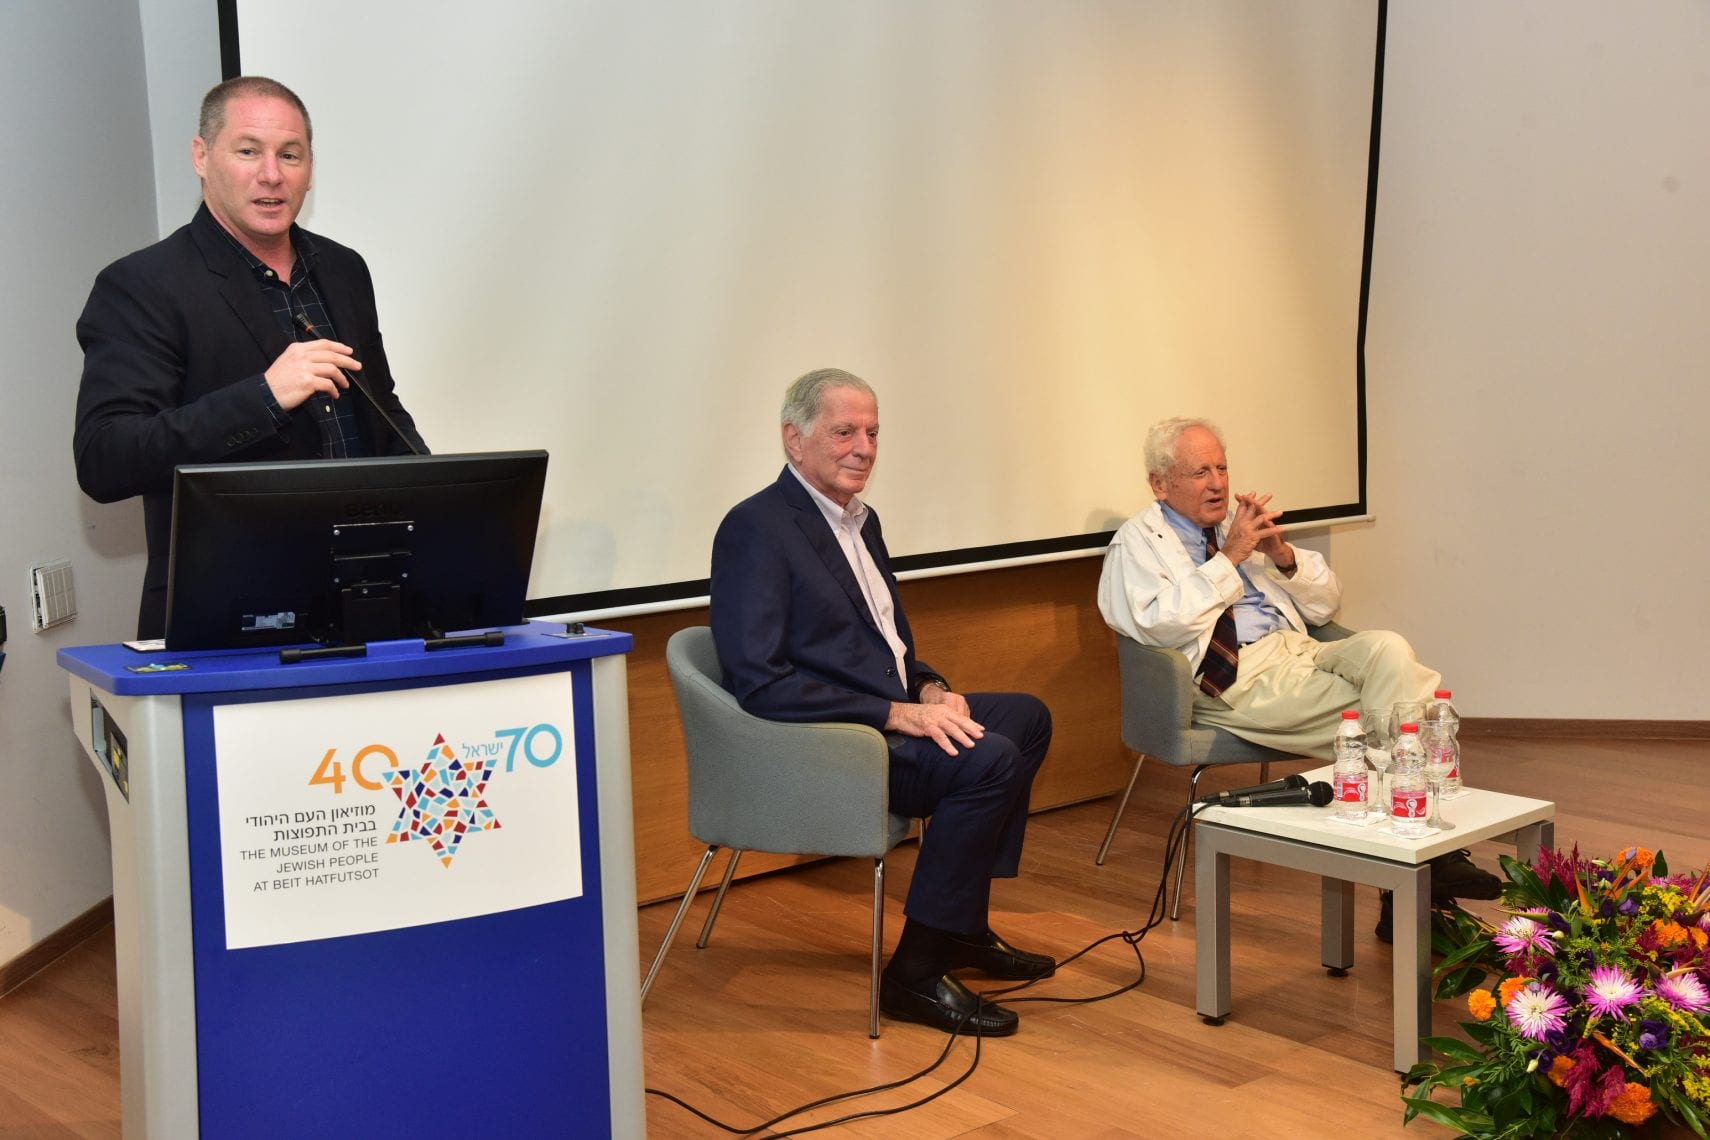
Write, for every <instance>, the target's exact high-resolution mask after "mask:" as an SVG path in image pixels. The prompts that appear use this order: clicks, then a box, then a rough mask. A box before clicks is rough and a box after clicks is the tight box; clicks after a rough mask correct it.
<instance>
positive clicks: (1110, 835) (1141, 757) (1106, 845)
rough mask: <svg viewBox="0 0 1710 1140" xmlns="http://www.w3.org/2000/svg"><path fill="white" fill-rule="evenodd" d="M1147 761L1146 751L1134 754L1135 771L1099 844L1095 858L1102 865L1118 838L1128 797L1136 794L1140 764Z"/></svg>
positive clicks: (1129, 775)
mask: <svg viewBox="0 0 1710 1140" xmlns="http://www.w3.org/2000/svg"><path fill="white" fill-rule="evenodd" d="M1145 761H1146V754H1145V753H1143V752H1136V753H1135V754H1134V771H1132V772H1130V773H1129V774H1128V786H1127V787H1126V788H1123V789H1122V798H1121V799H1120V800H1118V801H1117V802H1116V812H1115V813H1114V814H1113V815H1112V816H1111V817H1110V830H1108V831H1106V832H1105V833H1104V842H1103V843H1102V844H1100V845H1099V849H1098V858H1097V859H1096V860H1094V862H1096V863H1097V864H1098V865H1099V866H1100V867H1102V866H1104V857H1105V856H1106V855H1108V854H1110V841H1111V840H1113V839H1115V838H1116V825H1117V824H1119V823H1121V822H1122V813H1123V812H1125V811H1127V810H1128V797H1129V796H1131V795H1133V794H1134V781H1135V780H1138V779H1139V778H1140V765H1141V764H1143V763H1145Z"/></svg>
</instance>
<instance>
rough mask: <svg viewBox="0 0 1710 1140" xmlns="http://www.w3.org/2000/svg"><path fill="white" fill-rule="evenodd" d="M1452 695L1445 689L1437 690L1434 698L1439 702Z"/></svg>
mask: <svg viewBox="0 0 1710 1140" xmlns="http://www.w3.org/2000/svg"><path fill="white" fill-rule="evenodd" d="M1454 695H1455V694H1453V693H1451V692H1449V690H1447V689H1438V690H1437V693H1436V697H1437V699H1438V700H1439V701H1446V700H1448V699H1449V698H1450V697H1452V696H1454Z"/></svg>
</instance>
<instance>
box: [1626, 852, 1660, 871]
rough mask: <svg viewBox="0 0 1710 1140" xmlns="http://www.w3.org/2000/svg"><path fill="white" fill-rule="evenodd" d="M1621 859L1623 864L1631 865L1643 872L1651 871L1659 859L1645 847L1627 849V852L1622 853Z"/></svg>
mask: <svg viewBox="0 0 1710 1140" xmlns="http://www.w3.org/2000/svg"><path fill="white" fill-rule="evenodd" d="M1621 859H1622V861H1623V862H1625V863H1629V864H1631V865H1632V866H1634V867H1637V868H1638V869H1639V870H1641V871H1648V870H1650V869H1651V864H1653V863H1655V862H1656V861H1657V857H1656V856H1655V855H1653V854H1652V853H1651V852H1649V851H1646V850H1645V849H1644V848H1643V847H1629V848H1627V850H1625V851H1623V852H1621Z"/></svg>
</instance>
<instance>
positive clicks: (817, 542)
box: [778, 467, 880, 633]
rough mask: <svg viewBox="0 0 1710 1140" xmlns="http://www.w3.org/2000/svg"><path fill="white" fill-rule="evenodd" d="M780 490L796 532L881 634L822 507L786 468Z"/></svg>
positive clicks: (862, 615)
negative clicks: (792, 513)
mask: <svg viewBox="0 0 1710 1140" xmlns="http://www.w3.org/2000/svg"><path fill="white" fill-rule="evenodd" d="M778 489H779V490H780V492H782V494H783V496H784V501H785V502H786V503H788V504H789V505H790V506H791V507H792V508H794V510H795V521H796V526H797V528H798V529H800V531H801V532H802V535H803V537H805V538H806V539H807V540H808V545H809V546H811V547H813V551H814V553H815V554H817V555H818V556H819V560H820V562H822V563H823V564H824V565H825V569H826V571H827V572H828V573H830V575H831V576H832V578H833V579H834V580H836V582H837V584H838V585H839V586H841V587H843V592H844V593H845V594H847V595H848V597H849V604H850V605H852V606H854V607H855V612H856V613H858V614H860V615H861V618H862V620H863V621H865V622H866V623H867V625H868V627H869V628H870V629H872V630H873V632H874V633H878V632H880V631H879V622H878V619H877V618H876V617H874V616H873V611H872V610H871V609H870V608H869V607H868V605H867V598H866V596H865V595H864V594H862V593H861V584H860V583H859V582H857V581H856V580H855V571H853V570H851V569H850V568H849V558H848V556H846V555H845V554H844V553H843V547H842V546H841V545H840V544H839V543H838V541H837V536H836V535H834V534H832V533H831V524H830V523H828V522H826V521H825V515H824V514H822V513H821V512H820V509H819V504H818V503H816V502H814V500H813V498H812V496H810V495H809V494H808V493H807V491H805V490H804V489H803V488H802V485H801V484H800V483H798V482H797V481H796V477H795V476H794V475H792V474H791V473H790V470H789V468H787V467H786V468H785V469H784V471H783V473H782V474H781V475H779V476H778Z"/></svg>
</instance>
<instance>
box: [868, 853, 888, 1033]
mask: <svg viewBox="0 0 1710 1140" xmlns="http://www.w3.org/2000/svg"><path fill="white" fill-rule="evenodd" d="M884 951H885V857H884V856H883V855H881V856H879V857H878V858H877V859H874V860H873V965H872V977H871V979H870V980H869V982H868V995H867V1036H868V1037H873V1038H876V1037H878V1036H879V958H880V957H881V956H882V955H883V954H884Z"/></svg>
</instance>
